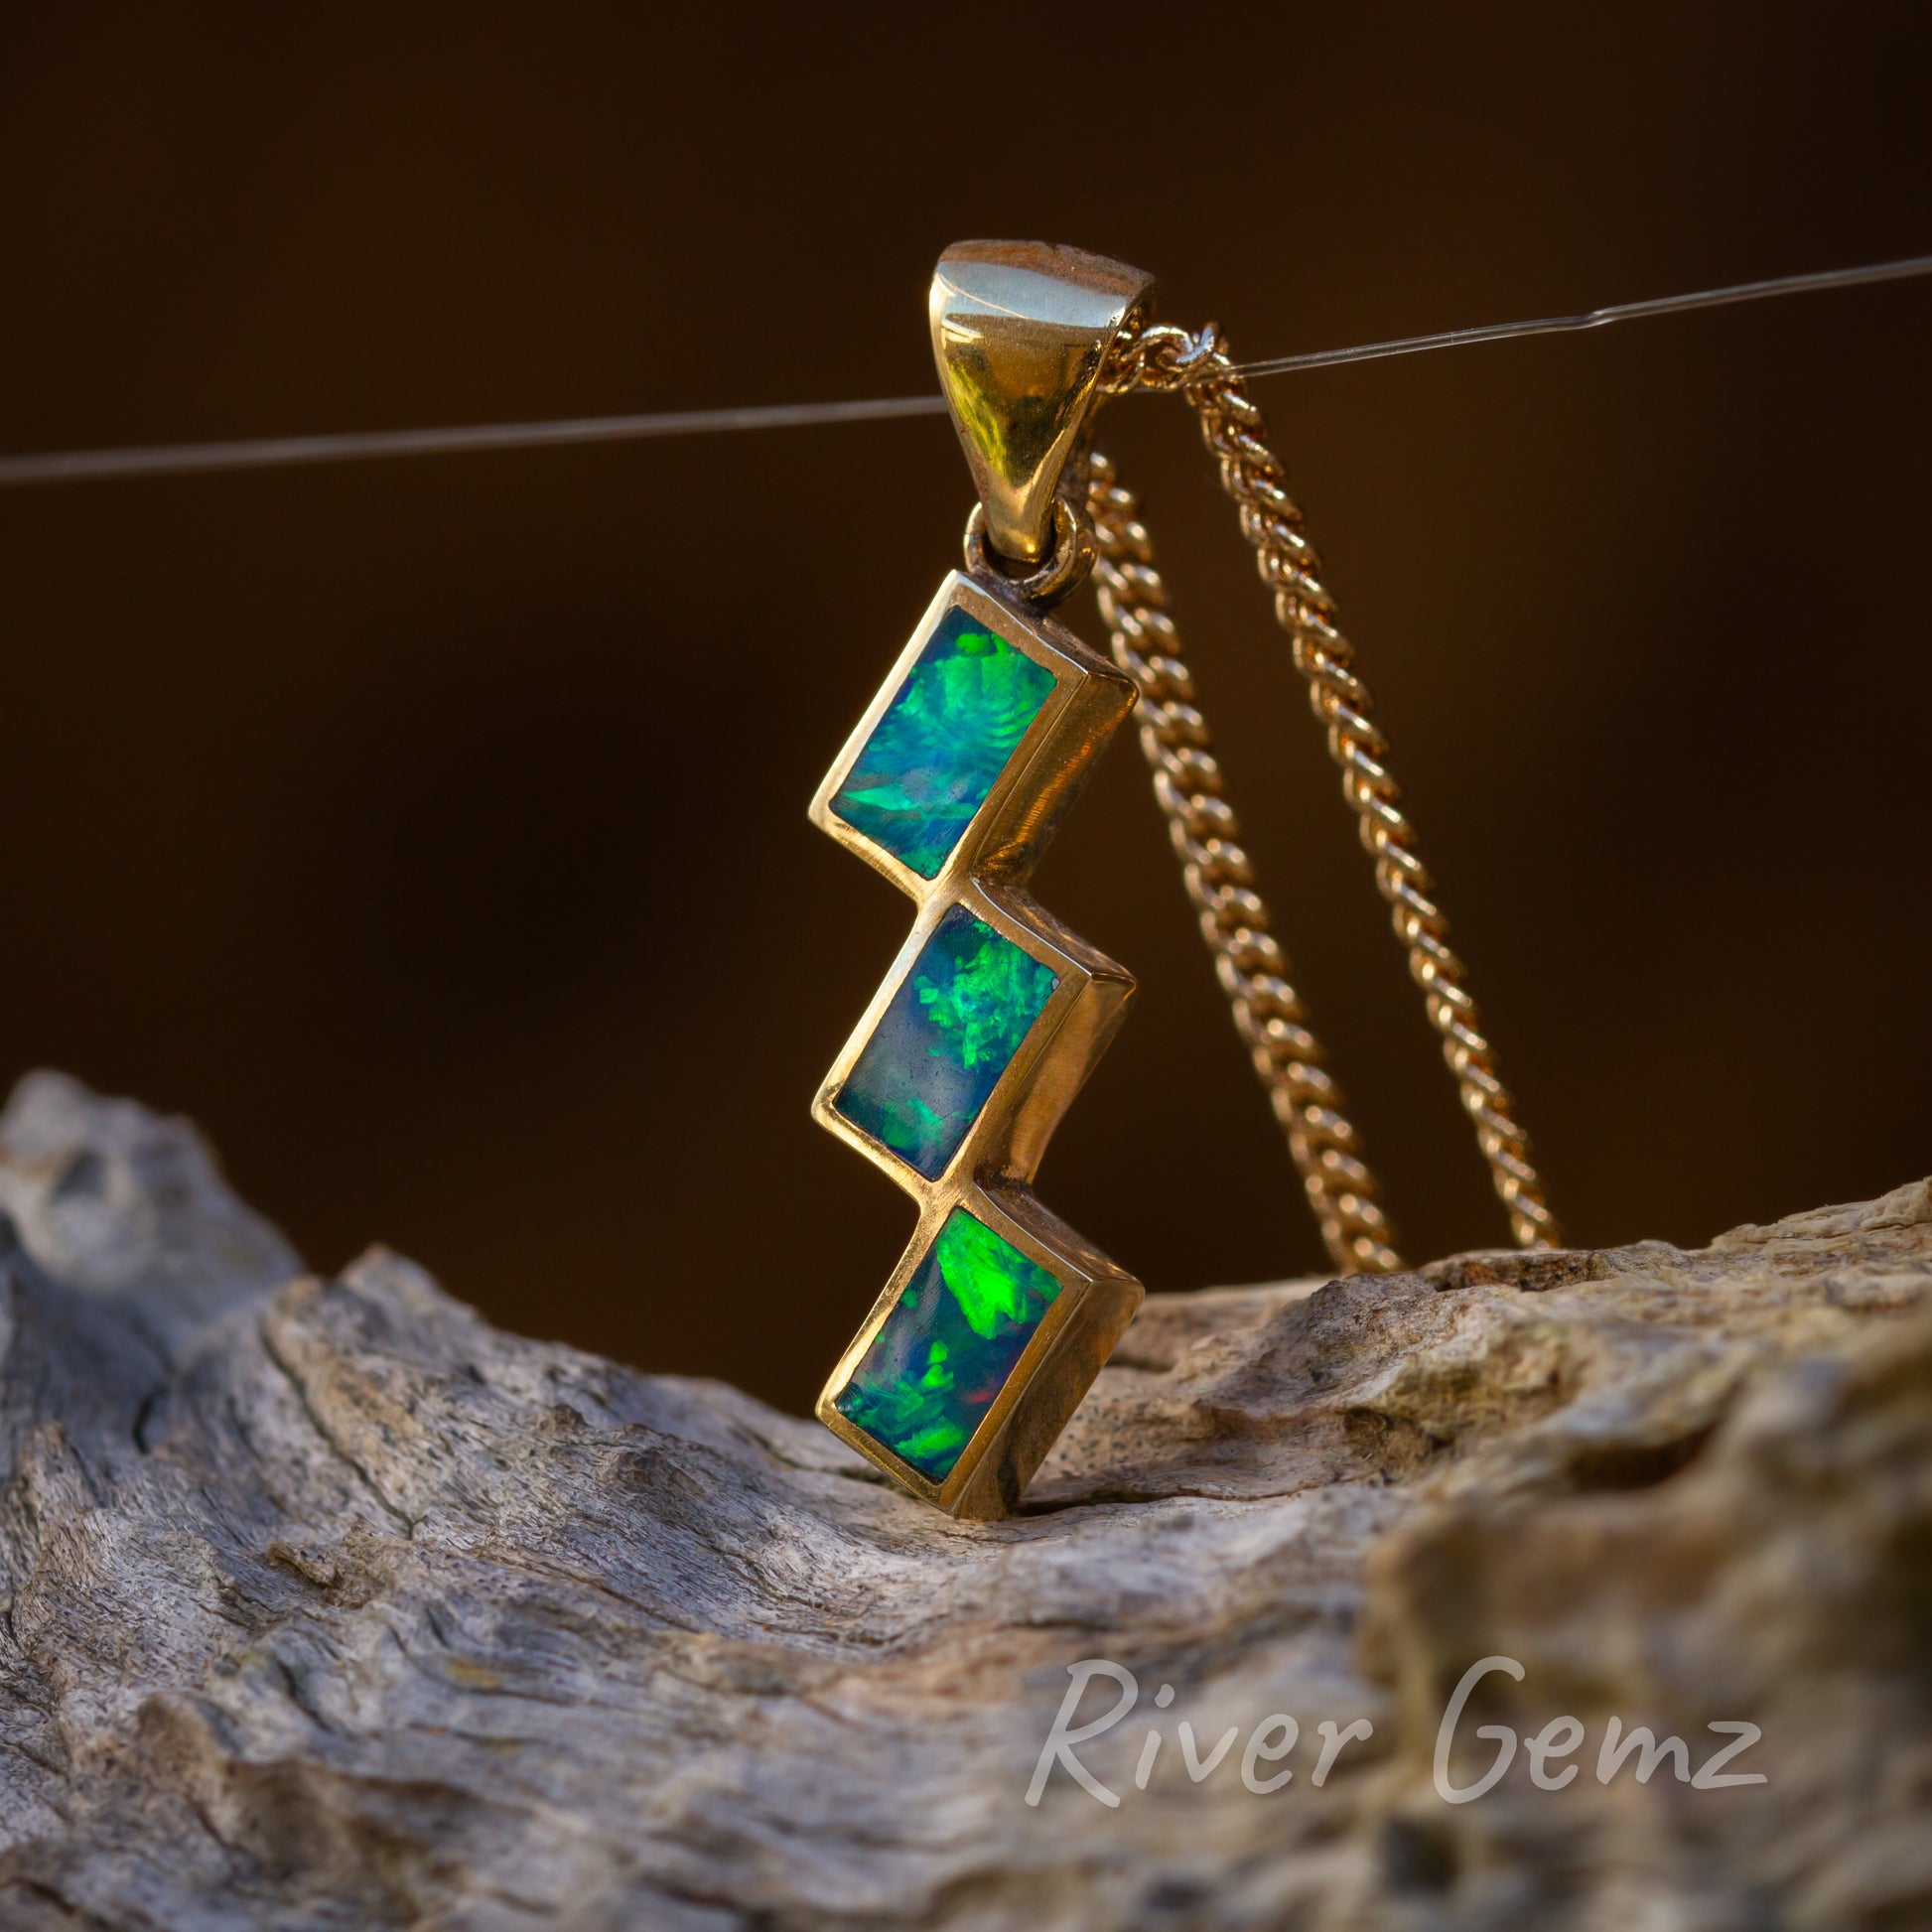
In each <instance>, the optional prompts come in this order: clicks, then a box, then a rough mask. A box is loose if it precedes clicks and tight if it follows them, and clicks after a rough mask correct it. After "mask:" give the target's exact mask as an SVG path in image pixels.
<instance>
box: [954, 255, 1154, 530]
mask: <svg viewBox="0 0 1932 1932" xmlns="http://www.w3.org/2000/svg"><path fill="white" fill-rule="evenodd" d="M1153 287H1154V278H1153V276H1151V275H1147V274H1144V273H1143V272H1142V271H1141V270H1140V269H1138V268H1129V267H1128V266H1127V265H1126V264H1125V263H1123V262H1116V261H1109V260H1107V259H1106V258H1105V257H1104V256H1101V255H1089V254H1086V253H1084V252H1083V251H1082V250H1080V249H1078V248H1062V247H1058V246H1055V245H1054V244H1052V243H1050V242H1044V241H960V242H955V243H954V244H953V246H952V247H950V248H948V249H947V250H946V252H945V253H944V254H943V255H941V256H940V257H939V265H938V267H937V268H936V269H934V271H933V275H932V296H931V305H930V306H931V318H932V353H933V359H934V360H935V361H936V362H937V363H938V365H939V384H940V387H941V388H942V389H943V390H944V391H945V396H946V406H947V408H948V409H949V410H950V411H951V413H952V421H953V428H954V429H956V430H957V431H958V432H959V440H960V442H961V443H962V444H963V445H964V446H965V450H966V463H967V467H968V468H969V469H970V470H971V471H972V473H973V484H974V487H975V488H976V489H977V490H978V491H979V496H980V503H981V505H982V507H983V518H982V519H981V520H982V522H983V527H984V532H985V541H986V543H987V545H988V546H989V547H990V548H991V549H992V550H993V551H994V552H995V553H996V555H997V556H998V557H1000V558H1004V559H1006V560H1008V561H1009V562H1010V563H1012V564H1014V565H1018V566H1021V567H1023V568H1024V567H1026V566H1029V565H1038V564H1041V563H1043V562H1045V560H1046V559H1047V558H1048V557H1049V555H1050V554H1051V552H1052V551H1053V549H1054V541H1053V537H1054V503H1055V501H1056V500H1057V499H1058V494H1059V489H1060V483H1061V480H1062V478H1063V477H1064V476H1065V475H1066V472H1067V469H1068V466H1069V465H1070V464H1072V463H1073V462H1075V460H1076V459H1077V458H1078V457H1079V456H1080V454H1081V453H1082V451H1083V449H1084V446H1085V441H1086V433H1087V427H1088V422H1089V419H1090V417H1091V416H1092V414H1093V409H1094V405H1095V403H1096V402H1097V401H1098V400H1099V395H1100V372H1101V369H1102V367H1103V366H1104V364H1105V362H1106V359H1107V351H1108V350H1109V349H1110V348H1112V346H1113V345H1114V342H1115V340H1116V339H1117V338H1118V336H1119V335H1120V332H1121V329H1122V326H1123V325H1124V324H1125V323H1126V321H1127V318H1128V316H1129V315H1130V314H1131V313H1132V311H1133V310H1134V308H1135V306H1136V305H1137V304H1138V303H1140V302H1142V301H1143V300H1145V298H1146V297H1147V295H1148V292H1149V291H1150V290H1151V289H1152V288H1153Z"/></svg>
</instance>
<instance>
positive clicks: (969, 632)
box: [832, 608, 1053, 879]
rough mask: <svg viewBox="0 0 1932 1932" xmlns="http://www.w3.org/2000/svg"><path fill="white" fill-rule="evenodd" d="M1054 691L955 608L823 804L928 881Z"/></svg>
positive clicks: (1042, 675) (1048, 677) (1038, 667)
mask: <svg viewBox="0 0 1932 1932" xmlns="http://www.w3.org/2000/svg"><path fill="white" fill-rule="evenodd" d="M1052 689H1053V673H1052V672H1051V671H1049V670H1048V669H1047V668H1046V667H1045V665H1043V664H1035V662H1034V660H1033V659H1032V658H1031V657H1029V656H1028V655H1027V654H1026V653H1025V652H1024V651H1020V650H1016V649H1015V648H1014V647H1013V645H1012V644H1010V643H1008V642H1007V640H1006V639H1005V638H1004V637H1002V636H1000V635H998V634H997V633H996V632H994V631H991V630H989V629H987V627H986V626H985V625H984V624H982V623H978V622H976V621H974V620H973V619H972V618H971V617H970V616H968V614H967V613H966V612H964V611H961V610H959V609H957V608H955V609H953V610H951V611H948V612H947V613H946V615H945V616H944V617H943V618H942V619H941V620H940V621H939V623H938V626H937V627H936V628H935V629H934V631H933V633H932V637H931V640H930V641H929V642H928V643H927V644H926V647H925V649H924V650H922V651H921V652H920V653H919V657H918V661H917V663H915V664H914V665H913V666H912V668H911V670H910V671H908V672H907V673H906V677H905V682H904V683H903V684H901V685H900V686H899V688H898V693H897V696H896V697H895V698H894V699H893V701H892V703H891V704H890V705H889V706H888V707H887V709H886V715H885V716H884V717H883V718H881V719H880V721H879V723H878V724H877V725H876V726H875V727H874V728H873V733H872V736H871V737H870V738H868V739H867V740H866V742H865V746H864V748H863V749H862V750H861V751H860V753H859V756H858V758H857V759H856V760H855V761H854V763H853V766H852V769H851V770H850V771H849V772H848V773H847V774H846V780H845V783H844V784H843V785H842V786H841V787H840V788H839V790H838V792H837V793H836V794H835V795H834V797H833V799H832V809H833V810H834V811H835V812H836V813H837V814H838V815H839V817H841V818H842V819H844V820H845V822H846V823H847V824H848V825H850V826H852V827H854V828H855V829H856V830H858V831H860V832H863V833H864V834H865V835H866V837H867V838H869V839H870V840H872V842H873V843H874V844H875V845H877V846H882V847H884V849H885V850H886V851H888V852H890V853H891V854H892V855H893V857H894V858H896V859H898V860H900V861H902V862H903V863H904V864H905V865H908V866H910V867H911V868H912V870H913V871H914V872H916V873H917V874H918V875H919V877H920V878H921V879H936V878H937V877H938V876H939V868H940V867H941V866H943V865H944V864H945V863H946V861H947V859H949V858H950V857H951V856H952V850H953V847H954V846H956V845H957V844H958V843H959V841H960V838H961V836H962V835H963V834H964V832H965V830H966V828H967V826H968V825H970V824H971V823H972V822H973V815H974V814H975V813H976V812H977V811H978V810H979V808H980V807H981V806H982V805H983V804H985V803H986V799H987V794H988V793H989V792H991V791H992V789H993V786H994V784H995V782H996V781H997V780H998V778H999V775H1000V773H1001V772H1002V771H1004V770H1005V769H1006V764H1007V760H1008V759H1010V758H1011V757H1012V756H1013V754H1014V751H1015V750H1016V748H1017V747H1018V746H1019V744H1020V741H1021V740H1022V739H1023V738H1025V737H1026V735H1027V731H1028V728H1029V727H1030V726H1031V725H1032V724H1033V722H1034V720H1035V718H1036V717H1038V716H1039V708H1040V706H1041V705H1043V704H1044V703H1045V702H1046V699H1047V696H1048V694H1049V693H1050V692H1051V691H1052Z"/></svg>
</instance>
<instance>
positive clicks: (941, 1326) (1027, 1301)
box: [834, 1207, 1060, 1482]
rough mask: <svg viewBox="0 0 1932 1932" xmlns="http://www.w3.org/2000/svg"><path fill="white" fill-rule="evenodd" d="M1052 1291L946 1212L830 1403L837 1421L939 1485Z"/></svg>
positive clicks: (1006, 1248)
mask: <svg viewBox="0 0 1932 1932" xmlns="http://www.w3.org/2000/svg"><path fill="white" fill-rule="evenodd" d="M1059 1292H1060V1285H1059V1283H1058V1282H1057V1281H1056V1280H1055V1279H1054V1278H1053V1277H1052V1276H1051V1275H1050V1274H1048V1273H1047V1271H1046V1270H1045V1269H1044V1268H1042V1267H1041V1266H1040V1265H1039V1263H1038V1262H1036V1261H1035V1260H1033V1259H1031V1257H1029V1256H1027V1255H1024V1254H1022V1253H1021V1252H1020V1250H1019V1249H1018V1248H1016V1247H1015V1246H1014V1245H1013V1243H1012V1242H1011V1241H1008V1240H1006V1239H1004V1238H1003V1237H1002V1236H1000V1235H998V1234H995V1233H994V1232H993V1230H992V1229H991V1228H990V1227H988V1226H987V1225H986V1223H985V1222H984V1221H980V1220H976V1219H975V1218H974V1217H973V1216H972V1215H971V1214H969V1213H967V1211H966V1210H965V1209H964V1208H963V1207H955V1208H954V1209H953V1211H952V1212H951V1213H950V1214H949V1215H947V1216H946V1220H945V1224H944V1225H943V1226H942V1227H941V1228H940V1230H939V1238H938V1239H937V1240H936V1241H934V1242H933V1244H932V1246H931V1247H930V1248H928V1249H927V1250H926V1252H925V1256H924V1259H923V1260H921V1261H920V1263H919V1265H918V1267H917V1268H916V1269H914V1270H913V1272H912V1278H911V1280H910V1281H908V1282H907V1283H906V1284H905V1286H904V1287H903V1288H902V1289H901V1290H900V1291H899V1297H898V1300H897V1302H895V1303H894V1304H893V1311H892V1312H891V1313H890V1314H889V1315H887V1317H886V1320H885V1325H884V1326H883V1327H881V1329H880V1330H879V1333H878V1334H877V1335H875V1336H874V1337H873V1342H872V1346H871V1347H870V1348H868V1349H867V1350H866V1353H865V1357H864V1359H863V1360H862V1361H861V1362H860V1364H859V1366H858V1367H857V1368H856V1369H854V1370H853V1372H852V1378H851V1380H850V1381H848V1382H847V1383H846V1385H845V1387H844V1388H842V1389H841V1390H840V1391H839V1393H838V1395H837V1396H836V1397H835V1398H834V1402H835V1406H836V1407H837V1409H838V1412H839V1414H840V1415H842V1416H843V1417H845V1419H846V1420H847V1421H848V1422H850V1423H854V1424H856V1425H857V1426H858V1427H859V1428H860V1429H863V1430H864V1431H865V1432H866V1434H867V1435H868V1436H870V1437H871V1438H872V1439H873V1440H874V1441H875V1442H878V1443H883V1444H884V1445H885V1446H886V1448H888V1449H891V1450H892V1451H893V1453H894V1454H895V1455H897V1456H898V1457H900V1458H901V1459H902V1460H904V1461H906V1462H909V1463H910V1464H911V1465H912V1467H913V1468H915V1469H917V1470H918V1472H919V1473H920V1474H921V1475H922V1476H924V1477H926V1478H927V1479H928V1480H929V1481H932V1482H944V1481H945V1479H946V1478H947V1476H949V1475H950V1474H951V1473H952V1471H953V1465H954V1464H955V1463H956V1462H958V1460H959V1455H960V1451H961V1450H962V1449H965V1447H966V1445H967V1444H968V1443H969V1442H971V1441H972V1439H973V1431H974V1430H976V1429H977V1428H978V1427H979V1426H980V1422H981V1419H982V1418H983V1417H984V1416H985V1414H986V1412H987V1411H988V1410H989V1409H990V1408H992V1406H993V1403H994V1399H995V1398H996V1397H997V1396H998V1395H999V1393H1000V1391H1001V1389H1002V1388H1004V1387H1005V1386H1006V1380H1007V1377H1008V1376H1009V1375H1011V1374H1012V1373H1013V1370H1014V1366H1015V1364H1016V1363H1018V1361H1019V1360H1020V1357H1021V1356H1022V1355H1023V1354H1025V1353H1026V1350H1027V1344H1028V1342H1030V1341H1031V1340H1032V1339H1033V1336H1034V1330H1035V1328H1037V1327H1038V1326H1039V1322H1040V1317H1041V1316H1042V1315H1043V1314H1045V1312H1046V1311H1047V1310H1048V1309H1049V1308H1051V1307H1052V1305H1053V1301H1054V1298H1055V1297H1056V1296H1057V1295H1058V1294H1059Z"/></svg>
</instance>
